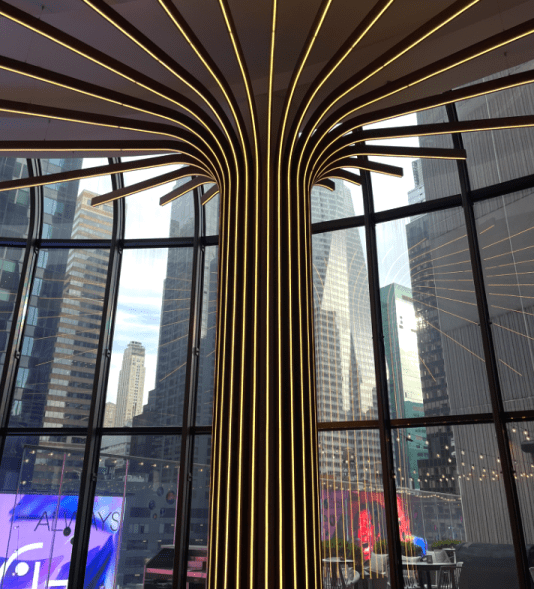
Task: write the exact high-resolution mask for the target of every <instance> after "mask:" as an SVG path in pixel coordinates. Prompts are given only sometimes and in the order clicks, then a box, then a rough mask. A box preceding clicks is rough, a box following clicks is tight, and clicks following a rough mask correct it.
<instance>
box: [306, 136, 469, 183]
mask: <svg viewBox="0 0 534 589" xmlns="http://www.w3.org/2000/svg"><path fill="white" fill-rule="evenodd" d="M353 137H354V136H353ZM361 155H368V156H383V157H407V158H423V159H444V160H465V159H466V158H467V154H466V151H465V149H449V148H438V147H436V148H425V147H375V146H371V145H370V146H364V147H358V146H357V145H355V146H354V147H344V148H339V149H337V150H336V151H334V152H332V153H331V154H330V155H329V157H327V158H325V160H324V162H323V164H322V169H325V168H327V167H330V165H331V164H333V163H335V162H338V161H340V160H342V159H343V158H346V157H358V156H361ZM314 170H315V166H314V167H313V168H312V173H313V174H315V171H314ZM315 175H321V176H322V175H323V172H322V171H321V170H319V172H318V173H317V174H315Z"/></svg>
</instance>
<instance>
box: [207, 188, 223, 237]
mask: <svg viewBox="0 0 534 589" xmlns="http://www.w3.org/2000/svg"><path fill="white" fill-rule="evenodd" d="M211 186H213V184H206V185H205V186H204V192H207V191H208V190H209V189H210V187H211ZM219 203H220V195H219V194H217V195H216V196H214V197H213V198H212V199H211V200H209V201H208V202H207V203H206V204H205V205H204V215H205V219H206V231H205V235H219Z"/></svg>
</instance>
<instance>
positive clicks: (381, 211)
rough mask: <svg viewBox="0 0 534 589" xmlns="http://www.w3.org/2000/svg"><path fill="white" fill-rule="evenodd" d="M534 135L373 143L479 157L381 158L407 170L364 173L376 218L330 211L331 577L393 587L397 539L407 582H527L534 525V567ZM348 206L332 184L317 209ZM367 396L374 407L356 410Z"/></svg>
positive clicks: (324, 239)
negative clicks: (519, 564)
mask: <svg viewBox="0 0 534 589" xmlns="http://www.w3.org/2000/svg"><path fill="white" fill-rule="evenodd" d="M531 68H532V62H530V63H528V64H525V65H523V66H519V67H517V68H514V69H512V70H509V71H507V72H504V73H502V74H498V75H496V76H493V77H492V78H491V79H493V78H494V77H500V76H505V75H509V74H512V73H516V72H521V71H526V70H529V69H531ZM533 96H534V94H533V90H532V88H531V87H530V86H521V87H517V88H511V89H510V90H507V91H505V92H498V93H495V94H490V95H488V96H481V97H477V98H473V99H469V100H466V101H463V102H461V103H458V104H456V105H449V106H447V107H446V108H445V107H441V108H439V109H432V110H429V111H423V112H421V113H418V114H413V115H408V116H405V117H398V118H396V119H392V120H389V121H382V122H380V123H378V124H374V125H370V126H369V127H367V128H366V130H369V131H373V130H377V132H382V131H381V130H382V129H387V128H390V127H401V126H405V127H410V126H413V127H414V132H417V131H416V129H417V125H421V124H436V123H437V124H439V123H443V122H447V121H455V120H458V119H459V120H461V121H462V120H475V119H483V118H494V117H506V116H519V115H532V114H534V110H533V105H534V101H533ZM533 137H534V136H533V134H532V131H531V130H530V129H512V130H507V131H494V132H489V133H485V132H475V133H466V134H463V135H462V136H461V137H457V138H456V139H454V140H453V138H452V136H450V135H436V136H432V135H424V136H422V137H419V138H418V137H413V138H401V139H389V140H387V141H385V140H383V139H377V140H373V141H369V142H368V144H367V145H368V146H372V147H374V148H379V147H380V146H386V145H387V146H388V147H392V148H393V149H394V148H395V147H399V148H401V149H403V150H404V155H406V154H407V153H408V150H410V149H411V150H412V152H414V154H415V150H417V149H419V148H446V149H450V148H453V147H454V148H456V149H458V148H462V147H463V148H464V149H465V150H466V152H467V161H463V160H460V161H458V162H456V161H452V160H446V159H445V160H444V159H440V158H438V159H433V158H425V157H421V158H416V157H412V158H406V157H403V158H401V157H385V156H382V155H373V156H369V161H370V162H374V163H378V164H389V165H394V166H398V167H399V168H401V169H402V171H403V178H402V179H399V178H396V177H395V175H394V174H393V175H385V174H381V173H379V171H372V170H371V172H370V173H369V174H367V173H362V193H361V194H362V204H363V208H362V210H363V212H364V217H363V219H362V217H361V216H357V215H361V213H357V212H356V211H355V212H354V216H353V218H352V220H350V219H344V221H343V223H339V224H338V228H337V229H336V222H335V219H336V218H340V217H341V215H331V216H330V217H329V218H328V220H329V221H330V223H329V224H328V230H329V231H328V233H324V230H325V227H324V225H322V224H321V223H320V221H324V220H327V219H323V218H320V217H318V216H315V217H313V219H312V220H313V221H314V222H315V223H316V224H315V225H312V232H313V233H314V235H313V244H312V245H313V252H312V256H313V268H314V284H313V286H314V318H315V326H314V327H315V342H316V362H315V364H316V381H317V406H318V420H319V465H320V493H321V520H322V526H323V527H322V530H321V534H322V536H321V539H322V548H323V553H322V558H323V576H324V580H325V585H326V586H328V587H330V586H332V587H333V586H338V585H339V584H340V583H341V581H340V580H341V578H343V580H344V581H345V582H348V581H354V580H355V579H363V582H364V583H365V582H366V581H365V580H366V578H371V579H372V582H378V583H382V584H385V585H387V584H389V583H390V580H388V578H387V577H389V576H390V575H391V574H392V571H391V567H392V566H393V561H392V559H391V555H390V554H388V553H389V552H390V549H392V547H393V548H394V550H395V551H396V556H398V557H399V559H398V562H399V568H398V570H397V571H396V575H397V576H398V578H400V576H401V575H402V578H403V579H404V584H405V586H406V587H410V588H411V587H423V586H425V587H428V588H430V587H431V586H432V587H451V586H452V587H454V586H459V587H475V586H479V585H480V586H488V587H489V586H491V587H497V586H506V587H511V588H512V587H514V588H515V587H518V572H517V569H516V560H515V554H516V553H515V550H516V549H517V550H519V551H521V550H523V549H524V548H525V546H523V545H521V543H520V542H518V538H519V537H520V535H521V533H522V534H523V535H524V538H525V544H526V548H527V554H526V555H525V556H526V557H527V560H528V563H529V566H530V567H534V560H533V557H532V549H531V543H532V525H531V520H532V517H531V515H532V514H531V503H532V485H531V483H530V482H529V481H530V480H531V479H532V477H534V462H533V460H532V456H533V455H534V443H533V442H531V437H532V436H534V431H532V428H531V427H530V425H531V421H532V416H531V415H530V413H527V412H530V411H531V410H532V409H533V402H534V401H533V400H534V394H533V392H532V391H533V385H534V373H533V366H534V363H533V362H534V360H533V358H534V354H533V346H532V344H533V342H534V323H533V322H532V318H533V317H534V306H533V301H534V290H533V288H534V284H533V278H532V276H533V271H534V266H533V259H534V256H533V255H532V252H534V249H533V248H534V245H533V244H534V241H533V240H532V229H533V225H532V218H533V217H534V215H533V211H532V209H533V200H532V199H533V194H532V193H533V190H534V180H532V178H531V177H530V175H531V174H532V173H533V169H532V166H531V163H532V158H531V157H529V155H528V154H530V153H531V152H532V150H533V149H534V139H533ZM377 151H378V149H377ZM436 153H438V152H434V155H436ZM423 155H424V154H423V153H422V154H421V156H423ZM427 155H428V154H427ZM441 155H443V152H441ZM370 167H372V166H370ZM382 171H384V170H382ZM385 171H387V170H385ZM389 171H390V172H393V171H394V170H389ZM460 178H463V179H464V181H463V182H462V185H460ZM516 179H517V181H516ZM514 186H516V188H514ZM336 187H337V185H336ZM462 190H463V193H462ZM496 194H499V195H500V196H497V197H496V196H495V195H496ZM444 197H450V198H444ZM332 199H335V200H336V201H337V206H338V207H339V206H340V203H343V202H345V200H346V199H345V196H344V193H342V192H341V191H340V190H339V189H338V190H337V191H335V192H334V193H331V192H330V191H328V190H326V189H324V188H320V189H316V191H315V192H314V194H312V211H313V210H315V211H323V210H324V211H327V210H330V209H332V208H333V207H332V206H331V205H330V200H332ZM440 199H441V200H440ZM429 201H435V202H433V203H432V204H431V205H430V203H429ZM419 203H425V204H422V206H421V207H420V210H418V208H417V204H419ZM429 205H430V206H431V207H432V209H431V210H432V212H425V210H426V211H428V210H429V208H430V207H429ZM460 205H463V206H460ZM408 206H409V208H407V207H408ZM414 211H416V212H415V214H414ZM351 223H352V227H353V229H348V230H347V229H346V227H347V226H351ZM369 231H371V232H372V234H373V235H374V237H375V239H374V240H369V239H367V240H366V239H365V235H366V232H369ZM349 234H351V236H350V237H349ZM354 244H356V245H354ZM365 244H367V247H365ZM369 244H371V245H369ZM358 249H359V252H358V251H356V250H358ZM355 252H356V253H355ZM353 267H354V268H355V270H354V271H352V268H353ZM354 272H355V273H354ZM355 277H356V278H355ZM351 281H352V282H351ZM355 281H356V282H355ZM375 284H376V285H377V286H378V288H377V289H376V290H375V289H374V288H373V285H375ZM351 285H352V287H354V286H355V285H357V286H358V288H359V291H360V293H361V294H360V296H359V297H358V296H355V295H354V293H353V290H354V288H350V286H351ZM368 285H370V289H369V287H368ZM370 302H371V303H372V304H370ZM354 317H357V318H358V321H357V322H356V327H355V328H353V324H354V319H353V318H354ZM363 317H365V318H366V319H365V321H363V319H362V318H363ZM364 349H365V350H367V351H366V353H365V354H362V350H364ZM375 375H380V378H375ZM495 376H496V377H495ZM366 378H367V380H366ZM366 382H367V383H368V385H367V388H366V387H365V383H366ZM366 391H368V392H372V396H371V397H369V398H371V399H372V403H371V404H370V408H371V409H372V411H371V412H369V413H365V412H362V411H360V412H354V411H353V410H351V408H352V407H358V406H361V405H362V404H363V403H365V401H366V398H367V397H366ZM527 417H528V418H529V420H527V419H526V418H527ZM503 424H504V428H503ZM386 473H387V474H386ZM390 475H393V476H390ZM386 487H389V493H390V496H396V503H395V507H396V510H395V512H396V514H395V515H394V514H392V513H391V510H388V509H386V508H385V507H387V506H385V505H384V494H385V492H386ZM514 487H515V490H514ZM516 492H517V497H518V501H516V500H515V498H514V497H515V493H516ZM395 512H394V513H395ZM396 538H398V540H399V542H400V543H398V544H397V539H396ZM514 543H515V546H514ZM423 559H424V560H423ZM531 570H534V569H533V568H531ZM375 579H376V581H375ZM385 585H383V586H385ZM373 586H374V585H373ZM381 586H382V585H381Z"/></svg>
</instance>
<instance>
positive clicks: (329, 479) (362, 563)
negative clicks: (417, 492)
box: [319, 430, 387, 586]
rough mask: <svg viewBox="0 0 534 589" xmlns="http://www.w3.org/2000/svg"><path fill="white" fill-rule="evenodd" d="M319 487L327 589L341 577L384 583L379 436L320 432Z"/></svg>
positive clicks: (382, 502)
mask: <svg viewBox="0 0 534 589" xmlns="http://www.w3.org/2000/svg"><path fill="white" fill-rule="evenodd" d="M319 483H320V489H319V492H320V506H321V509H320V517H321V520H320V521H321V545H322V558H323V577H324V580H325V586H329V583H330V584H331V585H332V586H336V585H335V584H334V583H335V582H337V583H339V581H340V580H341V577H343V578H344V580H345V582H347V581H354V580H355V579H356V580H357V579H358V577H361V578H363V579H366V578H367V579H368V578H371V579H377V578H383V577H384V576H385V575H386V574H387V560H386V559H387V557H385V556H384V555H385V554H387V548H386V546H385V541H386V538H387V532H386V518H385V510H384V493H383V487H382V464H381V456H380V443H379V436H378V430H365V431H358V432H346V431H345V432H320V433H319ZM339 560H341V561H343V563H340V562H338V561H339Z"/></svg>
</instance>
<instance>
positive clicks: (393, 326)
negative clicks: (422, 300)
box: [380, 284, 428, 489]
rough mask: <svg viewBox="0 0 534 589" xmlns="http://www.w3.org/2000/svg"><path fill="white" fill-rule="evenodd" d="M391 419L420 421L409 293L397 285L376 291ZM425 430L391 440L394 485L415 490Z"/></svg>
mask: <svg viewBox="0 0 534 589" xmlns="http://www.w3.org/2000/svg"><path fill="white" fill-rule="evenodd" d="M380 300H381V306H382V325H383V331H384V347H385V352H386V362H387V368H388V390H389V403H390V413H391V417H392V418H394V419H405V418H410V417H423V415H424V414H423V391H422V389H421V376H420V372H419V355H418V349H417V329H416V328H417V324H416V316H415V311H414V308H413V302H412V300H413V299H412V291H411V289H409V288H406V287H405V286H401V285H399V284H390V285H388V286H384V287H382V288H381V289H380ZM426 441H427V440H426V429H425V428H424V427H411V428H407V429H405V430H403V432H402V434H401V433H400V432H399V433H398V435H397V439H396V440H393V450H394V453H395V465H396V469H397V470H396V472H395V475H396V477H397V485H398V486H399V487H408V488H411V489H419V488H420V484H419V474H418V461H419V460H424V459H426V458H428V450H427V448H426Z"/></svg>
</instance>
